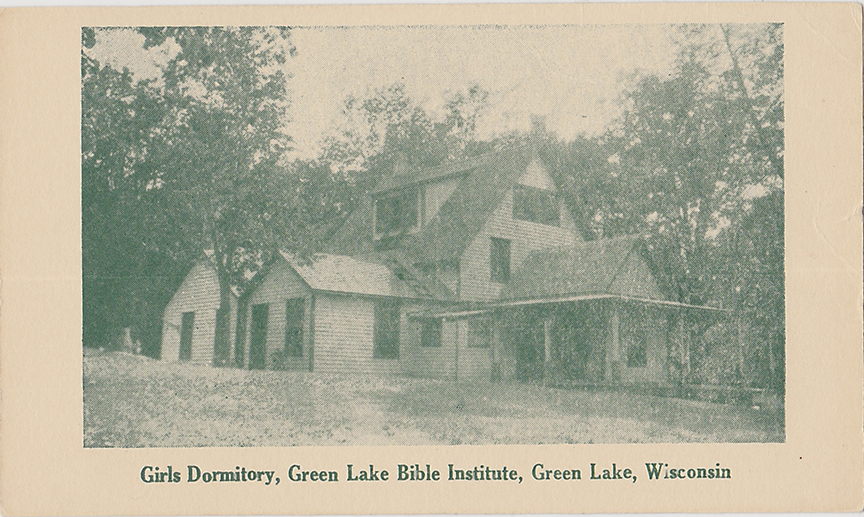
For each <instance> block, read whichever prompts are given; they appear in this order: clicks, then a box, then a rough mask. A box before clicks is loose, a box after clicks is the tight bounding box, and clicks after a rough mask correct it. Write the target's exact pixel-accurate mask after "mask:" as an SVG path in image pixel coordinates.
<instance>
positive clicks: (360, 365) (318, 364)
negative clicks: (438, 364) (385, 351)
mask: <svg viewBox="0 0 864 517" xmlns="http://www.w3.org/2000/svg"><path fill="white" fill-rule="evenodd" d="M405 309H406V308H405V307H403V309H402V318H401V321H400V325H399V327H400V334H402V333H404V332H406V328H405V322H406V320H407V318H406V316H405ZM314 321H315V323H314V327H315V332H314V333H315V345H314V346H315V350H314V357H315V362H314V367H313V369H314V370H315V371H316V372H328V373H376V374H382V375H396V374H401V373H402V363H401V355H402V352H403V351H402V350H401V349H402V348H403V347H402V343H403V342H404V340H403V339H402V338H401V336H400V358H394V359H382V358H376V357H375V356H374V342H373V335H374V326H375V299H374V298H371V297H363V296H352V295H342V294H336V293H332V294H330V293H316V295H315V315H314Z"/></svg>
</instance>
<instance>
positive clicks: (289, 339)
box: [285, 298, 306, 357]
mask: <svg viewBox="0 0 864 517" xmlns="http://www.w3.org/2000/svg"><path fill="white" fill-rule="evenodd" d="M305 313H306V300H305V299H303V298H293V299H291V300H288V301H287V302H285V355H287V356H289V357H302V356H303V316H304V315H305Z"/></svg>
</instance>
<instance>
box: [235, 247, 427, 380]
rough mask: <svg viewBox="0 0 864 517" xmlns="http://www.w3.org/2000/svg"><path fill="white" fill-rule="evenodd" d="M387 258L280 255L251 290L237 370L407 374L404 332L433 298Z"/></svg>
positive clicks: (238, 351)
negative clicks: (410, 317) (402, 347)
mask: <svg viewBox="0 0 864 517" xmlns="http://www.w3.org/2000/svg"><path fill="white" fill-rule="evenodd" d="M388 260H390V259H388V258H386V257H365V258H357V257H348V256H343V255H333V254H316V255H313V256H311V257H298V256H295V255H292V254H290V253H286V252H283V253H280V254H279V256H278V257H277V258H276V260H274V261H273V262H272V263H271V264H269V266H268V268H267V271H266V272H265V274H264V275H263V276H262V277H261V278H260V280H259V281H258V282H257V285H256V286H255V287H254V288H253V289H252V290H251V291H250V292H249V293H248V299H247V302H248V303H247V305H248V309H247V312H246V314H245V322H247V323H248V324H245V323H244V324H241V332H238V336H242V337H238V339H237V341H236V346H235V352H234V355H235V358H237V364H238V366H242V367H246V368H249V369H265V368H267V369H292V370H296V369H303V370H309V371H312V370H314V371H323V372H358V373H381V374H397V373H402V368H401V365H400V361H399V357H400V341H401V340H402V336H401V335H400V328H404V322H405V321H406V320H407V314H408V313H409V312H410V311H416V310H419V309H420V308H423V307H428V302H429V301H430V300H432V297H431V296H430V295H429V293H428V288H427V287H426V286H423V285H420V284H417V283H414V282H411V281H410V280H407V279H406V276H405V274H404V273H400V271H399V268H398V267H395V266H393V265H392V263H391V264H389V265H388V264H387V263H386V261H388ZM394 269H395V270H396V271H394ZM400 277H401V278H400ZM412 284H414V285H412ZM241 319H243V318H242V317H241ZM244 325H245V326H246V327H247V328H246V329H245V330H244V329H243V326H244ZM247 343H248V353H247V350H246V348H247V347H246V344H247Z"/></svg>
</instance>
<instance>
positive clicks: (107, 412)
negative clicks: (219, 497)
mask: <svg viewBox="0 0 864 517" xmlns="http://www.w3.org/2000/svg"><path fill="white" fill-rule="evenodd" d="M783 439H784V427H783V412H782V409H779V410H778V409H754V408H749V407H742V406H734V405H723V404H714V403H710V402H701V401H692V400H681V399H674V398H663V397H653V396H647V395H634V394H628V393H618V392H607V391H580V390H564V389H555V388H546V387H542V386H534V385H527V384H489V383H479V384H470V383H466V382H460V383H454V382H453V381H444V380H430V379H413V378H387V377H374V376H361V375H338V376H337V375H325V374H321V373H310V372H270V371H244V370H236V369H216V368H211V367H207V366H191V365H182V364H170V363H161V362H159V361H154V360H152V359H147V358H144V357H139V356H133V355H129V354H121V353H112V354H107V355H102V356H94V357H85V359H84V445H85V446H86V447H199V446H213V447H234V446H288V445H424V444H444V445H452V444H516V443H520V444H540V443H646V442H660V443H663V442H666V443H669V442H779V441H783Z"/></svg>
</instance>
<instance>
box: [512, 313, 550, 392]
mask: <svg viewBox="0 0 864 517" xmlns="http://www.w3.org/2000/svg"><path fill="white" fill-rule="evenodd" d="M516 321H517V323H516V324H515V325H513V326H512V327H511V328H510V339H511V342H512V344H513V346H514V348H515V352H516V378H517V379H518V380H520V381H537V380H540V379H542V378H543V359H544V350H543V339H544V334H543V321H542V320H540V319H539V318H536V317H534V315H533V314H523V315H522V316H521V317H518V318H517V319H516Z"/></svg>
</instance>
